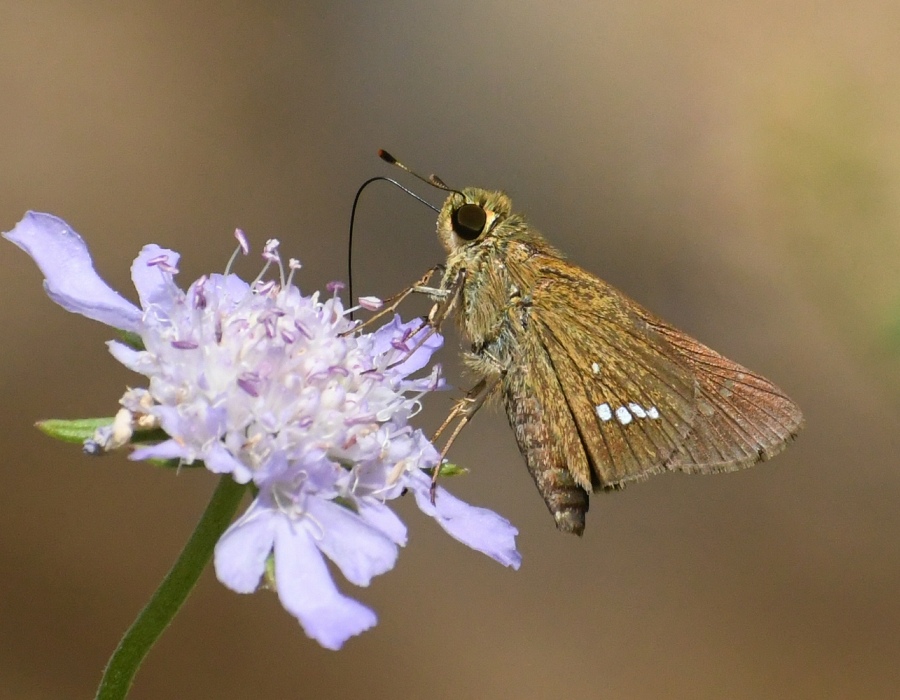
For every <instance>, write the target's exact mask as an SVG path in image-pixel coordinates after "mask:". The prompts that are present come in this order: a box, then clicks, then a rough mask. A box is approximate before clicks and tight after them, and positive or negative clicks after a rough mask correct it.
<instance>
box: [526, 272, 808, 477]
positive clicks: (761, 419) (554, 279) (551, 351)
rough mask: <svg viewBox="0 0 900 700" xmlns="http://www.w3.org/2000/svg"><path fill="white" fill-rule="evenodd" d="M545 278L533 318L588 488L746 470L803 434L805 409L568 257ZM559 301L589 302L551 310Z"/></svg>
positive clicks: (543, 274) (536, 297)
mask: <svg viewBox="0 0 900 700" xmlns="http://www.w3.org/2000/svg"><path fill="white" fill-rule="evenodd" d="M540 269H541V279H540V281H539V282H538V284H537V285H536V286H535V290H534V293H533V312H532V315H533V319H534V323H535V325H536V326H537V329H538V334H539V336H540V338H541V341H542V349H543V351H544V352H546V354H547V356H548V357H549V359H550V365H551V366H552V368H553V371H554V372H555V373H556V375H557V376H558V377H559V378H560V381H559V384H560V387H561V390H562V395H563V397H564V400H565V405H566V406H567V408H568V411H569V413H570V414H571V416H572V419H573V420H574V421H575V423H576V425H577V428H578V433H579V436H580V438H581V441H582V443H583V445H584V449H585V451H586V453H587V455H588V460H589V462H590V466H591V471H592V479H591V484H590V486H593V487H594V488H597V487H602V488H610V487H616V486H621V485H624V484H625V483H627V482H629V481H633V480H636V479H641V478H645V477H646V476H649V475H650V474H653V473H657V472H661V471H665V470H681V471H688V472H711V471H727V470H734V469H739V468H741V467H745V466H750V465H751V464H754V463H756V462H758V461H759V460H761V459H765V458H766V457H769V456H771V455H773V454H775V453H777V452H778V451H780V450H781V449H783V448H784V446H785V445H786V442H787V440H788V439H789V438H791V437H792V436H793V435H795V434H796V432H797V430H798V429H799V426H800V423H801V420H802V419H801V414H800V411H799V409H798V408H797V406H796V405H795V404H794V403H793V402H792V401H791V400H790V399H789V398H787V396H785V395H784V394H783V393H782V392H781V391H780V390H779V389H778V388H777V387H776V386H775V385H773V384H772V383H771V382H769V381H767V380H765V379H763V378H762V377H760V376H759V375H756V374H754V373H752V372H751V371H750V370H748V369H746V368H745V367H742V366H741V365H739V364H737V363H735V362H732V361H731V360H728V359H727V358H725V357H723V356H722V355H720V354H718V353H716V352H714V351H713V350H710V349H709V348H707V347H706V346H704V345H703V344H701V343H699V342H698V341H696V340H694V339H693V338H691V337H689V336H687V335H686V334H684V333H682V332H680V331H678V330H676V329H675V328H672V327H671V326H669V325H668V324H666V323H664V322H662V321H660V320H659V319H657V318H656V317H654V316H653V315H652V314H650V313H649V312H648V311H646V310H645V309H643V308H642V307H641V306H640V305H639V304H637V303H636V302H634V301H632V300H631V299H629V298H628V297H626V296H625V295H624V294H622V293H621V292H618V291H617V290H615V289H614V288H612V287H611V286H610V285H608V284H606V283H605V282H603V281H602V280H599V279H597V278H596V277H594V276H593V275H590V274H589V273H587V272H585V271H583V270H581V269H580V268H577V267H575V266H574V265H571V264H570V263H567V262H565V261H564V260H560V259H555V258H552V257H549V258H546V259H544V260H541V262H540ZM559 295H562V296H563V297H564V298H576V299H579V300H580V302H579V303H577V304H569V305H566V306H564V307H562V308H558V307H554V306H552V305H553V304H555V303H556V300H557V299H558V298H559ZM578 481H579V483H580V484H581V485H582V486H583V487H585V488H588V487H589V486H588V484H586V483H585V482H584V480H583V479H579V480H578Z"/></svg>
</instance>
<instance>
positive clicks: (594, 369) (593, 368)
mask: <svg viewBox="0 0 900 700" xmlns="http://www.w3.org/2000/svg"><path fill="white" fill-rule="evenodd" d="M591 369H592V370H593V371H594V374H600V365H598V364H597V363H596V362H595V363H594V364H592V365H591Z"/></svg>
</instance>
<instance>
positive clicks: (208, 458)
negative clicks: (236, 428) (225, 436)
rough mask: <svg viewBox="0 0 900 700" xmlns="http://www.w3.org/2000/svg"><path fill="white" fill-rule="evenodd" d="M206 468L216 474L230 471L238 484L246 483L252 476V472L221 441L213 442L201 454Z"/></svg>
mask: <svg viewBox="0 0 900 700" xmlns="http://www.w3.org/2000/svg"><path fill="white" fill-rule="evenodd" d="M203 463H204V464H205V465H206V468H207V469H209V470H210V471H211V472H214V473H216V474H228V473H230V474H231V476H232V478H233V479H234V480H235V481H236V482H238V483H239V484H246V483H247V482H248V481H250V479H252V478H253V472H252V471H250V468H249V467H248V466H247V465H246V464H244V463H243V462H242V461H241V460H239V459H238V458H237V457H235V456H234V455H233V454H231V452H229V451H228V449H227V448H226V447H225V446H224V445H223V444H222V443H221V442H214V443H213V444H212V445H211V446H210V447H209V449H208V450H207V451H206V453H205V454H204V455H203Z"/></svg>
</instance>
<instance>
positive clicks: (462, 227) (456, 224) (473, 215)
mask: <svg viewBox="0 0 900 700" xmlns="http://www.w3.org/2000/svg"><path fill="white" fill-rule="evenodd" d="M450 223H451V224H452V225H453V232H454V233H455V234H456V235H457V236H459V237H460V238H462V239H463V240H466V241H474V240H475V239H476V238H478V237H479V236H480V235H481V234H482V233H483V232H484V225H485V224H486V223H487V214H485V213H484V209H482V208H481V207H480V206H478V205H477V204H463V205H462V206H461V207H460V208H459V209H454V211H453V215H452V216H451V217H450Z"/></svg>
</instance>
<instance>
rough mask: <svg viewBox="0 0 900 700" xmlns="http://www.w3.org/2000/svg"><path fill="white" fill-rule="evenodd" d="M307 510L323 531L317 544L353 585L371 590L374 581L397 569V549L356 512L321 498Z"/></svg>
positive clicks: (309, 505) (310, 502)
mask: <svg viewBox="0 0 900 700" xmlns="http://www.w3.org/2000/svg"><path fill="white" fill-rule="evenodd" d="M307 507H308V512H309V517H310V518H313V519H315V521H316V522H317V523H318V525H319V526H320V527H321V529H322V531H321V534H320V536H319V537H317V539H316V544H317V545H318V546H319V549H321V550H322V552H323V553H324V554H325V555H326V556H327V557H328V558H329V559H331V561H333V562H334V563H335V564H337V567H338V568H339V569H340V570H341V573H342V574H344V577H345V578H346V579H347V580H348V581H349V582H350V583H353V584H355V585H357V586H368V585H369V583H370V582H371V581H372V577H374V576H378V575H379V574H383V573H384V572H385V571H390V570H391V569H393V568H394V564H395V563H396V562H397V545H396V544H394V543H393V542H392V541H391V540H390V539H389V538H388V537H387V535H385V534H384V533H382V532H380V531H379V530H376V529H375V528H373V527H372V526H371V525H369V524H368V523H367V522H366V521H365V520H363V519H362V518H360V517H359V516H358V515H357V514H356V513H354V512H353V511H352V510H350V509H348V508H344V507H343V506H340V505H338V504H337V503H334V502H332V501H322V500H320V499H317V498H310V499H309V501H308V505H307Z"/></svg>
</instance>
